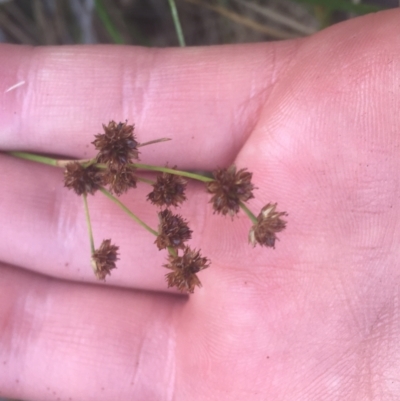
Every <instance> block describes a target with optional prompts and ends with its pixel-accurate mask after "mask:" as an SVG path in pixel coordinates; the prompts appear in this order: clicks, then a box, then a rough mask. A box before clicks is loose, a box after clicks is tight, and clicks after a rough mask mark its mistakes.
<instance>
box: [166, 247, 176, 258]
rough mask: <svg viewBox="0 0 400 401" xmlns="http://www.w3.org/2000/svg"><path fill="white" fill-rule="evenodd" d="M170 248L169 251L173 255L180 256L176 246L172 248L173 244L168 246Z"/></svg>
mask: <svg viewBox="0 0 400 401" xmlns="http://www.w3.org/2000/svg"><path fill="white" fill-rule="evenodd" d="M167 249H168V253H169V254H170V255H171V256H173V257H175V258H176V257H177V256H178V252H177V251H176V249H175V248H172V246H167Z"/></svg>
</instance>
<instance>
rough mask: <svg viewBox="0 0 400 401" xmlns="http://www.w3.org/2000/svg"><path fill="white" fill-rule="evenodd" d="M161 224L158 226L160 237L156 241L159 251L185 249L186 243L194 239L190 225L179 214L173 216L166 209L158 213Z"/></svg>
mask: <svg viewBox="0 0 400 401" xmlns="http://www.w3.org/2000/svg"><path fill="white" fill-rule="evenodd" d="M158 218H159V220H160V223H159V225H158V232H159V234H158V237H157V239H156V241H155V243H156V244H157V247H158V249H165V248H167V247H168V246H170V247H172V248H176V249H178V248H182V249H183V248H184V242H185V241H188V240H189V239H190V238H192V230H191V229H190V228H189V226H188V223H187V221H186V220H184V219H183V218H182V217H181V216H179V215H178V214H172V213H171V211H169V210H168V209H165V210H163V211H161V212H160V213H158Z"/></svg>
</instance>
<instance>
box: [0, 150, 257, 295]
mask: <svg viewBox="0 0 400 401" xmlns="http://www.w3.org/2000/svg"><path fill="white" fill-rule="evenodd" d="M0 168H1V170H2V171H3V172H4V174H5V176H6V177H7V181H8V185H7V191H5V192H4V193H3V194H2V199H1V202H0V216H1V217H0V219H1V221H2V228H1V230H0V260H2V261H3V262H6V263H8V264H12V265H16V266H20V267H24V268H26V269H30V270H33V271H36V272H40V273H43V274H46V275H49V276H53V277H58V278H64V279H69V280H78V281H90V282H97V281H96V278H95V276H94V274H93V271H92V268H91V265H90V243H89V236H88V231H87V227H86V219H85V214H84V205H83V199H82V197H79V196H77V195H76V194H75V193H73V192H72V191H68V190H67V189H66V188H64V187H63V184H62V180H63V173H62V170H61V169H56V168H52V167H49V166H44V165H41V164H36V163H32V162H29V161H24V160H17V159H14V158H12V157H10V156H7V155H0ZM150 188H151V187H150V186H149V185H148V184H145V183H139V184H138V188H136V189H135V190H133V191H132V192H130V193H128V194H127V195H125V196H123V197H122V198H121V200H122V201H123V202H124V204H125V205H126V206H127V207H128V208H129V209H130V210H132V211H133V212H134V213H136V214H137V215H138V217H139V218H141V219H142V220H143V221H144V222H146V224H148V225H149V226H150V227H152V228H153V229H155V230H157V229H158V217H157V212H158V209H157V208H155V207H154V206H153V205H150V204H149V203H148V202H147V201H146V194H148V193H149V192H150ZM187 192H188V194H187V196H188V201H187V202H185V203H184V204H183V205H182V207H181V208H179V209H178V210H177V211H176V213H179V214H181V215H182V216H183V217H184V218H185V219H187V220H188V222H189V226H190V228H191V229H192V230H193V235H192V239H191V240H190V241H189V242H188V244H189V245H190V246H191V247H192V248H196V249H202V253H203V254H204V256H206V257H207V256H208V257H209V258H210V257H211V255H209V254H207V253H208V252H212V259H213V260H215V261H217V260H218V259H220V258H222V257H223V256H224V257H225V258H226V257H227V253H228V254H229V257H228V258H226V261H227V263H228V262H231V260H232V259H234V258H235V257H236V256H238V254H239V253H240V252H241V251H243V250H244V248H246V249H248V248H249V246H248V244H247V232H248V230H249V228H250V225H251V224H250V220H249V219H248V218H247V217H246V216H244V215H243V216H241V217H240V218H238V219H236V220H235V222H232V221H230V219H226V218H224V217H222V216H214V215H213V214H212V207H211V205H209V204H208V200H209V195H208V194H207V193H206V192H205V190H204V185H203V184H199V185H195V184H193V183H191V184H190V185H189V186H188V191H187ZM88 204H89V211H90V218H91V222H92V228H93V234H94V239H95V246H96V248H98V247H99V246H100V243H101V241H102V240H103V239H107V238H111V240H112V243H113V244H116V245H117V246H119V257H120V260H118V262H117V269H115V270H113V271H112V274H111V276H110V277H107V283H108V284H112V285H121V286H127V287H134V288H139V289H148V290H156V291H160V290H161V291H167V285H166V282H165V274H166V273H167V272H168V270H167V269H165V268H164V267H163V265H164V264H166V263H167V251H166V250H161V251H159V250H158V248H157V247H156V245H155V243H154V242H155V239H156V237H155V236H154V235H153V234H151V233H149V232H148V231H146V230H145V229H144V228H143V227H141V226H139V225H138V224H137V223H136V222H134V221H133V220H131V219H130V218H129V217H128V216H127V215H126V214H125V213H124V212H123V211H122V210H121V209H119V208H118V207H117V206H116V205H115V204H114V203H112V202H110V201H109V199H107V198H105V197H104V196H103V195H102V194H101V193H97V194H96V195H95V196H89V197H88ZM233 224H234V227H235V238H236V237H238V238H239V237H240V244H234V243H233V241H232V238H231V234H232V225H233ZM244 255H246V252H245V253H244ZM237 263H239V261H237ZM202 274H208V270H207V271H205V272H204V273H203V272H202Z"/></svg>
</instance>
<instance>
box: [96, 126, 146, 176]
mask: <svg viewBox="0 0 400 401" xmlns="http://www.w3.org/2000/svg"><path fill="white" fill-rule="evenodd" d="M103 129H104V134H98V135H95V137H96V139H95V140H94V141H93V142H92V144H93V145H94V146H95V148H96V149H97V150H98V151H99V153H98V155H97V162H98V163H106V164H107V165H108V166H109V167H110V168H114V169H118V168H119V167H121V166H122V165H125V164H128V163H132V159H138V158H139V151H138V149H137V147H138V142H137V141H136V139H135V136H134V135H133V129H134V126H133V125H128V122H127V121H125V122H124V123H119V124H117V123H116V122H115V121H110V122H109V124H108V125H107V126H105V125H104V124H103Z"/></svg>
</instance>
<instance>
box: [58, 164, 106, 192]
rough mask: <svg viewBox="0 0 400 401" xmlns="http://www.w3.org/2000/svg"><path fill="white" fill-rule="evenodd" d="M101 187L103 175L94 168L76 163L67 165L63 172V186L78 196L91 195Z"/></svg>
mask: <svg viewBox="0 0 400 401" xmlns="http://www.w3.org/2000/svg"><path fill="white" fill-rule="evenodd" d="M102 185H103V175H102V172H101V171H100V170H98V169H97V168H96V167H94V166H89V167H86V168H85V167H83V166H82V165H81V164H79V163H78V162H71V163H68V164H67V165H66V167H65V170H64V186H66V187H67V188H69V189H73V190H74V191H75V192H76V193H77V194H78V195H82V194H84V193H86V194H91V195H93V194H94V193H95V192H96V191H97V190H98V189H99V188H100V187H101V186H102Z"/></svg>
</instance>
